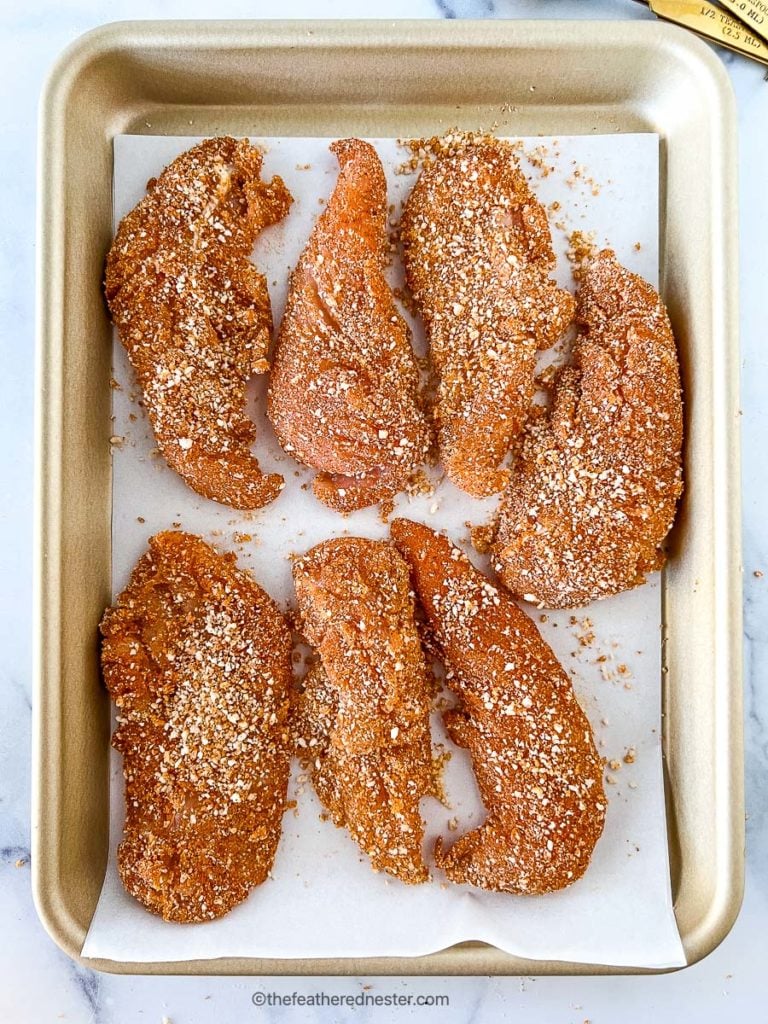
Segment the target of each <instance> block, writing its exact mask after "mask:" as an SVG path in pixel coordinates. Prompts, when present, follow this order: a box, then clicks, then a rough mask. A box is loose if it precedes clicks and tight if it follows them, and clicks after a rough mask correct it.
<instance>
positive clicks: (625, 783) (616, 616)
mask: <svg viewBox="0 0 768 1024" xmlns="http://www.w3.org/2000/svg"><path fill="white" fill-rule="evenodd" d="M196 141H198V140H197V139H193V138H167V137H151V136H122V137H118V138H117V139H116V140H115V170H114V216H115V222H116V223H117V222H118V221H119V220H120V219H121V218H122V217H123V216H124V215H125V214H126V213H127V212H128V211H129V210H130V209H131V208H132V207H133V206H134V205H135V204H136V203H137V202H138V200H139V199H140V198H141V196H142V195H143V194H144V188H145V184H146V181H147V179H148V178H150V177H152V176H153V175H157V174H158V173H159V172H160V171H161V170H162V168H163V167H164V166H165V165H166V164H167V163H169V162H170V160H172V159H173V158H174V157H175V156H176V155H178V154H179V153H180V152H181V151H183V150H184V149H186V148H188V147H189V146H190V145H192V144H193V143H194V142H196ZM254 141H256V142H258V143H259V144H261V145H262V146H263V147H264V148H265V150H266V158H265V164H264V174H265V177H269V176H271V175H272V174H274V173H277V174H280V175H282V177H283V178H284V180H285V182H286V184H287V185H288V187H289V188H290V190H291V192H292V193H293V195H294V198H295V202H294V205H293V207H292V208H291V212H290V214H289V216H288V217H287V218H286V219H285V220H284V221H283V223H282V224H280V225H277V226H276V227H273V228H270V229H268V230H267V231H266V232H264V234H263V235H262V237H261V238H260V239H259V241H258V243H257V246H256V250H255V253H254V259H255V262H256V263H257V265H258V266H259V267H260V268H261V269H262V270H263V271H264V272H265V273H266V274H267V278H268V281H269V286H270V292H271V295H272V302H273V310H274V315H275V322H276V323H277V322H279V318H280V316H281V313H282V309H283V305H284V302H285V294H286V288H287V281H288V273H289V271H290V269H291V268H292V267H293V265H294V264H295V262H296V260H297V258H298V256H299V253H300V251H301V249H302V247H303V245H304V244H305V242H306V239H307V237H308V235H309V232H310V230H311V228H312V225H313V223H314V221H315V218H316V217H317V215H318V213H319V212H320V211H321V209H322V201H324V200H325V199H326V198H327V196H328V195H329V194H330V192H331V190H332V189H333V186H334V183H335V181H336V175H337V165H336V160H335V158H334V157H333V156H332V154H330V153H329V152H328V141H329V140H325V139H298V138H288V139H255V140H254ZM375 145H376V147H377V149H378V151H379V153H380V155H381V157H382V160H383V162H384V166H385V168H386V170H387V177H388V182H389V196H390V202H391V203H392V204H393V206H394V209H393V211H392V216H393V221H394V220H395V219H396V218H397V215H398V213H399V209H400V203H401V201H402V200H403V199H404V198H405V196H406V195H407V193H408V190H409V189H410V187H411V185H412V183H413V180H414V178H413V176H411V175H408V174H402V173H397V171H398V169H399V168H400V167H401V165H402V163H403V161H404V160H405V159H406V156H407V154H405V153H404V152H403V150H402V149H401V148H400V147H398V145H397V143H396V142H395V141H394V140H375ZM523 145H524V153H527V154H528V156H527V157H526V156H524V155H523V156H521V163H522V166H523V168H524V170H525V171H526V173H528V174H529V176H530V178H531V181H532V184H533V186H534V188H535V190H536V192H537V194H538V196H539V198H540V199H541V201H542V202H544V203H545V204H546V205H547V206H549V208H550V221H551V223H552V225H553V240H554V243H555V246H556V249H557V251H558V259H559V265H558V275H557V276H558V278H559V280H560V283H561V284H563V285H564V286H566V287H573V281H572V277H571V271H570V265H569V263H568V261H567V259H566V257H565V252H566V248H567V241H566V235H567V232H570V231H572V230H574V229H579V230H582V231H593V232H594V233H595V238H596V242H597V243H598V244H600V245H602V244H605V243H610V245H611V246H612V247H613V248H614V249H615V250H616V252H617V255H618V257H619V259H620V260H621V261H623V262H624V263H625V264H626V265H628V266H629V267H630V268H631V269H633V270H636V271H638V272H639V273H641V274H642V275H643V276H645V277H646V278H648V279H649V280H650V281H652V282H654V283H655V282H656V281H657V278H658V170H659V169H658V138H657V137H656V136H655V135H614V136H595V137H592V136H579V137H572V138H560V139H543V138H536V139H526V140H523ZM400 275H401V270H400V267H399V264H398V261H397V260H395V261H394V264H393V266H392V268H391V279H392V282H393V284H395V285H396V284H399V283H401V276H400ZM413 328H414V339H415V342H414V343H415V345H416V347H417V349H421V350H423V345H424V341H423V335H422V332H421V329H420V327H419V325H418V323H415V324H413ZM114 377H115V383H116V385H117V386H116V388H115V391H114V407H113V412H114V428H113V433H114V438H113V442H114V443H113V451H114V460H113V462H114V478H113V499H114V500H113V529H112V534H113V564H112V579H113V589H114V591H115V593H117V592H119V591H120V590H121V589H122V587H123V586H124V585H125V583H126V581H127V579H128V575H129V573H130V570H131V568H132V567H133V565H134V564H135V562H136V560H137V559H138V558H139V557H140V555H141V554H142V553H143V551H144V550H145V548H146V542H147V538H148V537H149V536H151V535H152V534H153V533H155V532H157V531H158V530H163V529H168V528H171V527H172V526H176V527H181V528H183V529H184V530H188V531H192V532H195V533H199V534H201V535H202V536H203V537H205V538H206V539H207V540H209V541H210V542H212V543H213V544H214V545H215V546H217V547H219V548H220V549H226V550H234V551H236V552H237V555H238V561H239V564H240V565H242V566H244V567H246V568H248V569H250V570H251V571H253V573H254V574H255V575H256V578H257V579H258V580H259V582H260V583H261V584H262V585H263V586H264V587H265V588H266V589H267V590H268V591H269V592H270V593H271V594H272V596H273V597H274V598H275V599H276V600H277V601H278V602H279V603H280V604H282V605H283V606H284V607H287V606H288V605H289V604H291V603H292V602H293V591H292V584H291V571H290V570H291V563H290V556H291V555H293V554H296V553H301V552H303V551H305V550H307V549H308V548H309V547H310V546H311V545H313V544H315V543H317V542H318V541H320V540H323V539H325V538H327V537H331V536H334V535H342V534H359V535H364V536H369V537H385V536H386V535H387V527H386V525H385V524H384V523H383V522H382V521H381V519H380V517H379V514H378V510H375V509H374V510H364V511H361V512H358V513H355V514H353V515H351V516H349V517H348V518H347V519H343V518H342V517H340V516H338V515H336V514H335V513H333V512H330V511H329V510H327V509H325V508H324V507H323V506H321V505H320V504H319V503H318V502H317V501H315V499H314V498H313V497H312V494H311V490H310V489H309V488H304V489H302V486H303V485H304V484H306V483H307V481H308V480H309V479H311V475H312V474H311V473H310V472H309V471H307V470H304V469H302V468H301V467H299V466H297V465H296V464H295V463H294V462H293V461H292V460H291V459H290V458H289V457H288V456H286V455H285V454H283V453H282V452H281V450H280V448H279V446H278V445H277V442H276V440H275V438H274V435H273V433H272V430H271V428H270V426H269V423H268V422H267V420H266V418H265V415H264V391H265V381H264V379H263V378H261V379H259V380H257V381H256V382H254V386H253V415H254V418H255V419H256V422H257V423H258V426H259V439H258V442H257V446H256V450H257V454H258V456H259V459H260V460H261V464H262V467H263V468H264V469H265V470H268V471H275V470H277V471H279V472H281V473H282V474H283V475H284V476H285V478H286V487H285V490H284V491H283V493H282V494H281V495H280V497H279V498H278V499H277V500H276V501H275V502H274V503H273V504H272V505H270V506H268V507H267V508H265V509H262V510H260V511H259V512H257V513H250V514H243V513H238V512H235V511H233V510H231V509H228V508H224V507H223V506H220V505H217V504H216V503H214V502H211V501H207V500H205V499H203V498H200V497H198V496H197V495H196V494H195V493H194V492H193V491H191V490H190V489H189V488H187V487H186V485H185V484H184V483H183V482H182V480H181V479H180V477H178V476H176V475H175V474H174V473H173V472H172V471H171V470H169V469H168V468H167V466H166V465H165V463H164V461H163V459H162V458H160V457H157V453H156V452H155V451H154V448H155V445H154V440H153V437H152V432H151V429H150V427H149V425H148V422H147V419H146V417H145V415H144V413H143V410H142V409H141V407H140V406H139V404H138V401H137V399H138V397H139V395H138V388H137V386H136V384H135V381H134V378H133V375H132V372H131V369H130V366H129V364H128V361H127V359H126V357H125V354H124V352H123V350H122V348H121V347H120V345H119V343H118V342H117V341H115V346H114ZM432 479H433V481H434V483H435V485H436V489H435V492H434V494H432V495H423V496H419V497H418V498H409V497H408V496H406V495H401V496H400V498H399V499H398V502H397V508H396V512H397V513H398V514H403V515H407V516H410V517H412V518H416V519H420V520H422V521H424V522H426V523H428V524H429V525H431V526H434V527H437V528H440V529H445V530H447V531H448V532H449V533H450V535H451V537H452V538H453V539H454V540H455V541H457V542H459V543H461V544H462V546H463V547H464V548H465V550H468V551H469V553H470V555H471V557H472V558H473V560H474V561H475V562H476V564H479V565H481V566H484V559H482V558H480V557H479V556H477V555H476V554H475V553H474V552H473V551H472V550H471V548H470V546H469V544H468V529H467V523H469V522H471V523H475V524H477V523H482V522H484V521H485V520H486V519H487V518H488V516H489V513H490V511H491V510H492V509H493V506H494V504H495V500H488V501H476V500H473V499H471V498H469V497H468V496H466V495H464V494H462V493H461V492H459V491H457V490H456V489H455V488H454V487H452V486H451V485H450V484H449V483H448V482H446V481H443V480H442V479H441V474H440V471H439V468H438V469H436V470H434V471H433V472H432ZM527 610H528V611H529V612H530V613H531V614H532V615H533V616H534V617H535V619H536V620H537V622H538V625H539V627H540V628H541V630H542V632H543V634H544V636H545V637H546V639H547V640H548V641H549V643H550V644H551V645H552V647H553V648H554V650H555V652H556V653H557V654H558V656H559V658H560V659H561V661H562V663H563V664H564V665H565V667H566V669H567V670H568V671H569V672H570V673H571V674H572V677H573V681H574V685H575V687H576V690H577V693H578V695H579V698H580V700H581V703H582V705H583V706H584V708H585V710H586V711H587V714H588V715H589V718H590V720H591V722H592V725H593V728H594V730H595V734H596V737H597V741H598V744H599V749H600V752H601V754H603V755H604V756H605V757H606V758H607V759H608V760H609V761H613V762H614V765H616V764H618V767H613V768H611V767H610V765H609V766H607V768H606V779H607V781H606V790H607V793H608V798H609V809H608V815H607V821H606V828H605V833H604V835H603V837H602V839H601V840H600V842H599V843H598V845H597V848H596V850H595V854H594V857H593V859H592V863H591V865H590V868H589V870H588V872H587V874H586V875H585V877H584V878H583V879H581V880H580V881H579V882H577V883H576V884H575V885H573V886H572V887H571V888H569V889H567V890H565V891H563V892H560V893H556V894H551V895H548V896H538V897H519V896H508V895H503V894H495V893H487V892H482V891H480V890H475V889H471V888H470V887H464V886H454V885H451V884H448V883H446V882H445V880H444V879H443V878H442V877H441V875H440V873H439V872H438V871H437V870H435V871H434V878H433V881H432V882H431V883H429V884H425V885H422V886H417V887H409V886H405V885H403V884H402V883H400V882H398V881H395V880H393V879H390V878H388V877H386V876H384V875H378V874H375V873H374V872H372V871H371V869H370V866H369V864H368V862H367V860H366V858H364V857H363V856H362V855H361V854H360V852H359V850H358V848H357V846H356V845H355V844H354V843H353V842H352V840H351V839H350V838H349V837H348V835H347V833H346V832H345V831H343V830H339V829H336V828H335V827H334V826H333V825H332V824H331V823H330V822H328V821H322V820H321V819H320V811H321V808H320V805H319V803H318V802H317V800H316V798H315V796H314V793H313V791H312V787H311V785H308V784H306V783H305V782H303V781H301V780H297V777H296V776H297V773H298V769H297V768H296V769H295V770H294V777H293V780H292V783H291V790H292V792H291V796H292V797H293V798H294V799H296V800H297V809H296V810H295V811H289V812H288V813H287V814H286V815H285V818H284V823H283V836H282V840H281V843H280V846H279V849H278V852H277V858H276V861H275V865H274V870H273V876H272V878H271V879H269V880H268V881H267V882H266V883H265V884H264V885H262V886H260V887H259V888H258V889H256V890H255V891H254V892H253V893H252V894H251V896H250V897H249V899H248V900H246V902H245V903H243V904H242V905H240V906H239V907H237V908H236V909H235V910H233V911H232V912H231V913H230V914H228V915H227V916H226V917H224V918H222V919H221V920H219V921H215V922H211V923H208V924H201V925H175V924H169V923H166V922H164V921H162V920H160V919H159V918H157V917H154V916H153V915H151V914H150V913H148V912H147V911H145V910H144V909H143V908H142V907H141V906H140V904H139V903H138V902H136V901H135V900H134V899H132V898H131V897H130V896H128V895H127V894H126V893H125V891H124V890H123V888H122V885H121V883H120V880H119V878H118V875H117V870H116V859H115V852H116V848H117V844H118V842H119V841H120V836H121V831H122V821H123V783H122V771H121V764H120V759H119V757H118V756H117V755H116V754H115V753H114V752H113V753H112V762H111V773H112V776H111V822H110V828H111V845H110V857H109V863H108V866H107V872H106V877H105V880H104V887H103V890H102V893H101V898H100V900H99V903H98V907H97V910H96V913H95V915H94V918H93V921H92V922H91V927H90V930H89V932H88V935H87V937H86V941H85V945H84V948H83V955H84V956H89V957H104V958H107V959H114V960H127V961H163V960H186V959H204V958H214V957H224V956H254V957H278V958H280V957H337V956H358V957H367V956H390V955H391V956H395V955H398V956H403V955H406V956H419V955H422V954H426V953H430V952H434V951H436V950H440V949H443V948H445V947H447V946H450V945H452V944H454V943H456V942H460V941H464V940H472V939H475V940H485V941H487V942H490V943H493V944H494V945H496V946H498V947H500V948H501V949H503V950H506V951H507V952H510V953H514V954H518V955H520V956H524V957H530V958H533V959H549V960H573V961H580V962H584V963H599V964H612V965H627V966H642V967H672V966H679V965H682V964H684V963H685V958H684V954H683V949H682V946H681V942H680V938H679V935H678V931H677V927H676V924H675V919H674V915H673V911H672V899H671V891H670V879H669V863H668V852H667V832H666V819H665V811H664V792H663V783H662V759H661V706H660V696H661V685H660V684H661V667H660V620H661V611H660V588H659V580H658V578H654V579H652V580H651V582H649V583H648V585H647V586H645V587H643V588H641V589H639V590H636V591H633V592H630V593H627V594H623V595H620V596H619V597H615V598H610V599H609V600H606V601H602V602H599V603H597V604H595V605H592V606H590V607H589V608H587V609H583V610H581V611H578V612H576V613H575V614H571V613H563V612H560V613H554V612H549V613H546V615H544V614H543V613H541V612H539V611H537V610H536V609H532V608H530V607H528V608H527ZM433 734H434V738H435V741H436V742H438V743H442V744H443V745H444V746H445V747H447V748H448V749H449V750H451V751H452V758H451V760H450V761H449V763H448V765H447V768H446V773H445V783H446V790H447V793H448V796H449V799H450V807H445V806H442V805H441V804H439V803H438V802H437V801H435V800H433V799H431V798H428V799H425V800H424V801H423V802H422V810H423V813H424V816H425V819H426V822H427V839H426V842H425V855H426V856H427V858H428V859H429V858H430V854H431V849H432V846H433V843H434V839H435V837H436V836H437V835H439V834H442V835H444V836H446V837H448V839H449V840H450V838H451V836H452V835H454V836H455V835H459V834H461V833H462V832H464V831H465V830H466V829H467V828H470V827H472V826H473V825H475V824H477V823H478V822H479V821H481V820H482V816H483V810H482V807H481V805H480V804H479V801H478V796H477V791H476V789H475V785H474V781H473V778H472V774H471V771H470V767H469V759H468V757H467V755H466V754H465V752H463V751H461V750H458V749H456V748H454V747H453V746H452V745H451V743H450V741H449V740H448V739H447V738H446V736H445V734H444V732H443V730H442V727H441V724H440V722H439V719H438V718H437V717H436V716H435V718H434V723H433ZM628 751H631V752H630V753H629V757H628V759H627V762H629V763H627V762H625V761H624V757H625V755H626V754H627V752H628ZM632 752H634V756H633V753H632ZM449 822H450V825H449ZM451 826H453V827H451Z"/></svg>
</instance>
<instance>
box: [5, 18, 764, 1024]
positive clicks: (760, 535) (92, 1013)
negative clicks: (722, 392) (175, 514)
mask: <svg viewBox="0 0 768 1024" xmlns="http://www.w3.org/2000/svg"><path fill="white" fill-rule="evenodd" d="M213 14H215V15H216V16H218V17H234V18H238V17H259V16H262V17H269V16H273V17H274V16H281V17H316V16H329V17H333V16H335V17H352V16H372V17H375V16H384V17H387V18H393V17H518V18H519V17H562V18H580V17H592V18H625V17H634V18H644V17H649V16H650V15H649V13H648V11H647V10H646V9H645V8H644V6H643V5H641V4H638V3H635V2H633V0H390V2H388V3H385V4H381V5H379V4H377V3H375V2H373V0H369V2H368V3H361V2H359V0H332V2H328V3H326V4H324V5H321V6H318V5H317V4H311V3H309V2H308V0H282V2H281V3H280V4H274V3H269V2H264V3H261V4H254V3H253V2H250V0H219V3H217V5H216V8H215V11H214V10H212V8H211V7H210V5H208V4H205V3H204V2H203V0H164V2H154V3H153V2H150V0H130V2H129V0H113V2H110V3H108V2H106V0H59V2H57V0H32V2H31V3H29V4H27V3H22V0H5V3H4V4H2V5H0V78H1V79H2V95H3V97H4V101H3V103H2V104H0V140H2V141H1V142H0V146H2V154H3V159H2V161H1V162H0V182H1V183H2V188H0V204H2V216H1V218H0V223H2V235H1V236H0V355H1V361H0V365H1V366H2V385H0V386H1V387H2V402H0V437H2V446H0V480H2V487H0V524H2V528H3V531H4V538H5V544H4V545H3V546H2V548H0V581H1V582H0V651H2V656H0V722H2V729H0V921H2V923H3V932H4V938H5V940H6V941H5V942H4V944H3V945H4V947H5V949H4V954H3V956H2V958H0V979H1V981H2V983H1V984H0V1020H2V1021H4V1022H6V1021H7V1022H8V1024H38V1022H39V1024H42V1022H48V1021H55V1020H59V1019H61V1020H65V1021H69V1022H75V1024H134V1022H135V1024H139V1022H141V1024H160V1022H162V1021H163V1019H164V1018H167V1020H169V1021H171V1022H173V1024H187V1022H191V1024H208V1022H210V1024H230V1022H232V1024H234V1022H238V1024H240V1022H245V1021H250V1020H253V1021H259V1022H271V1021H294V1020H295V1021H307V1022H318V1024H330V1022H332V1021H339V1022H346V1021H355V1022H367V1021H372V1022H376V1021H388V1020H419V1021H423V1022H424V1024H428V1022H430V1021H441V1022H443V1021H446V1020H451V1021H457V1022H465V1021H466V1022H468V1024H469V1022H472V1024H475V1022H480V1024H486V1022H488V1024H491V1022H494V1024H495V1022H497V1021H499V1022H501V1021H513V1020H514V1021H520V1020H523V1019H524V1020H525V1021H530V1022H534V1024H536V1022H541V1024H560V1022H562V1024H568V1022H573V1024H581V1022H583V1021H585V1020H590V1021H593V1022H594V1024H601V1022H604V1021H605V1022H612V1021H615V1020H617V1019H621V1021H622V1022H623V1024H640V1022H645V1021H649V1022H650V1021H653V1022H655V1024H665V1022H667V1021H678V1020H695V1021H697V1022H699V1024H708V1022H715V1021H717V1022H720V1021H721V1020H722V1019H723V1018H727V1019H734V1020H743V1021H752V1020H758V1019H761V1015H762V1014H764V1006H765V996H766V993H767V992H768V982H767V981H766V970H765V963H766V957H767V956H768V928H766V923H765V922H766V921H767V920H768V689H767V681H766V676H767V675H768V530H767V529H766V525H765V524H766V518H767V515H766V508H767V507H768V479H766V476H767V474H766V468H765V453H764V450H765V444H766V440H767V439H768V402H766V398H765V396H766V394H767V393H768V345H767V344H766V340H765V323H766V317H765V296H766V282H768V243H767V241H766V233H765V232H766V229H765V226H766V225H768V190H766V188H765V185H764V183H765V180H766V174H767V173H768V83H765V82H764V81H763V77H762V73H761V71H760V70H759V69H758V68H756V67H754V66H750V65H749V64H747V63H746V62H745V61H743V60H741V59H738V58H733V56H732V55H730V54H729V55H726V56H727V64H728V70H729V73H730V75H731V77H732V80H733V82H734V86H735V88H736V92H737V96H738V103H739V117H740V126H741V182H740V184H741V195H742V208H741V217H740V231H741V259H742V279H741V288H742V314H741V316H742V320H741V325H742V365H743V383H742V429H743V436H744V446H743V477H744V612H745V619H744V630H745V668H746V692H745V697H746V748H747V768H746V774H747V805H748V822H747V835H748V841H747V854H748V856H747V859H748V877H747V895H746V899H745V904H744V909H743V912H742V915H741V917H740V918H739V921H738V922H737V924H736V926H735V928H734V930H733V931H732V933H731V934H730V935H729V936H728V938H727V939H726V940H725V942H724V943H723V944H722V946H721V947H720V948H719V949H718V950H716V951H715V952H714V953H713V954H712V955H711V956H710V957H709V958H707V960H705V961H704V962H703V963H701V964H698V965H696V966H695V967H692V968H690V969H688V970H686V971H683V972H681V973H677V974H672V975H667V976H662V977H654V978H620V977H619V978H538V979H534V978H530V979H518V978H509V979H485V978H466V979H462V978H459V979H419V980H416V979H383V978H382V979H377V978H368V979H362V978H361V979H343V980H342V979H322V980H321V979H295V980H291V979H285V980H278V979H244V978H231V979H230V978H223V979H205V978H199V979H198V978H131V977H113V976H108V975H103V976H99V975H96V974H94V973H93V972H90V971H86V970H83V969H81V968H79V967H76V966H75V965H74V964H72V963H71V962H70V961H69V960H68V959H67V958H66V957H65V956H64V955H63V954H62V953H60V952H59V951H58V949H57V948H56V947H55V946H54V945H53V944H52V943H51V942H50V941H49V940H48V938H47V937H46V935H45V934H44V932H43V930H42V928H41V926H40V924H39V923H38V921H37V919H36V916H35V913H34V910H33V907H32V903H31V897H30V891H29V890H30V886H29V843H30V838H29V734H30V653H29V652H30V611H29V609H30V600H31V596H30V557H31V556H30V551H31V525H30V524H31V480H32V470H31V453H32V414H31V401H32V337H33V316H34V313H33V287H34V245H33V238H34V227H33V225H34V204H35V199H34V175H35V169H34V168H35V145H36V108H37V100H38V95H39V91H40V87H41V83H42V81H43V78H44V76H45V73H46V70H47V68H48V67H49V66H50V64H51V63H52V61H53V60H54V58H55V57H56V55H57V54H58V52H59V51H60V50H61V49H62V48H63V47H64V46H65V45H66V44H67V43H68V42H70V41H71V40H72V39H74V38H75V37H76V36H78V35H79V34H80V33H82V32H84V31H86V30H87V29H88V28H91V27H93V26H95V25H98V24H101V23H103V22H106V21H112V20H117V19H123V18H142V17H167V18H173V17H210V16H212V15H213ZM760 180H762V187H758V183H759V181H760ZM762 573H764V574H765V575H760V574H762ZM17 865H18V866H17ZM627 926H628V927H631V922H628V923H627ZM364 986H371V988H370V989H364ZM320 989H322V990H324V991H325V992H326V993H329V994H331V993H337V994H355V993H358V992H362V991H366V990H367V991H371V992H374V993H381V994H386V993H395V994H411V995H412V996H416V995H418V994H422V995H425V994H447V995H448V996H449V997H450V999H451V1006H450V1009H449V1010H445V1009H429V1008H423V1009H420V1010H418V1011H417V1010H415V1009H411V1010H408V1009H404V1010H402V1011H397V1010H377V1009H358V1010H349V1009H348V1010H344V1009H325V1010H291V1009H286V1008H282V1009H279V1008H275V1007H272V1008H269V1007H267V1008H265V1009H261V1010H260V1009H257V1007H256V1006H255V1005H254V1003H253V1001H252V997H253V995H254V993H255V992H257V990H258V991H264V992H266V991H269V990H274V991H276V992H279V993H282V994H287V993H290V992H293V991H296V992H302V993H313V992H316V991H318V990H320Z"/></svg>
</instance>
